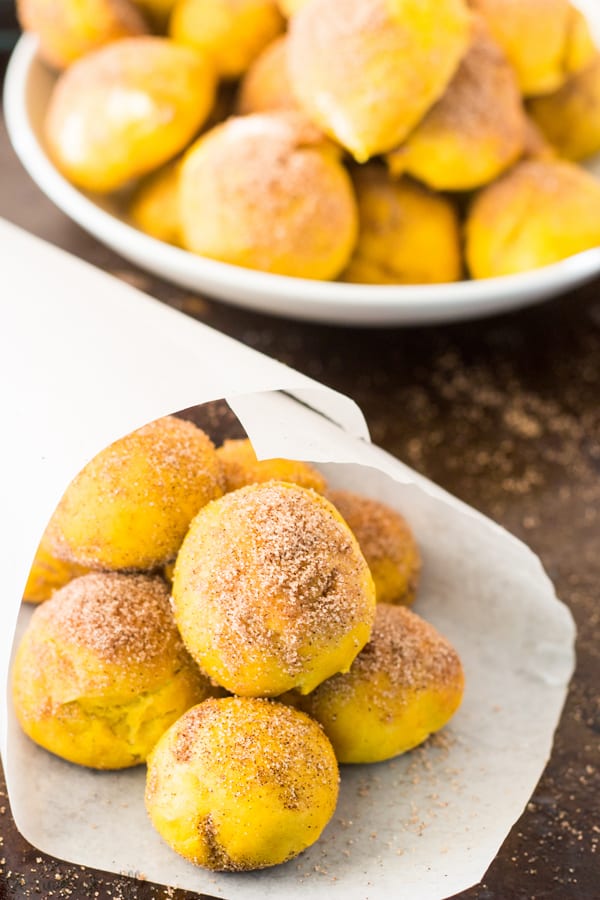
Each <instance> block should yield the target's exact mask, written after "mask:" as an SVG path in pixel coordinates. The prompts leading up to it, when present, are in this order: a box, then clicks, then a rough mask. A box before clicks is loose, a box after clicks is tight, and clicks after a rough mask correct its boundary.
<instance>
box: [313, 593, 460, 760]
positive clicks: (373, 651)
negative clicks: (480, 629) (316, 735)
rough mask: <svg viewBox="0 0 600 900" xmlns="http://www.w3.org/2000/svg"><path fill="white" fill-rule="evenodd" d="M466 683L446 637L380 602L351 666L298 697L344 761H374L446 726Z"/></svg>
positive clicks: (410, 614) (405, 611)
mask: <svg viewBox="0 0 600 900" xmlns="http://www.w3.org/2000/svg"><path fill="white" fill-rule="evenodd" d="M463 690H464V674H463V669H462V665H461V663H460V659H459V658H458V655H457V653H456V651H455V650H454V649H453V647H452V646H451V645H450V644H449V642H448V641H447V640H446V639H445V638H443V637H442V636H441V635H440V634H439V633H438V632H437V631H436V630H435V628H434V627H433V626H432V625H430V624H429V623H427V622H425V620H424V619H421V618H420V617H419V616H417V615H415V613H413V612H411V611H410V610H409V609H406V607H404V606H388V605H386V604H384V603H382V604H378V606H377V613H376V616H375V625H374V626H373V633H372V635H371V639H370V641H369V643H368V644H367V645H366V647H365V648H364V649H363V650H362V651H361V652H360V653H359V655H358V656H357V657H356V659H355V660H354V662H353V664H352V667H351V669H350V671H349V672H348V673H347V674H345V675H335V676H334V677H333V678H330V679H329V680H328V681H325V682H324V683H323V684H321V685H319V687H318V688H317V689H316V690H315V691H313V693H312V694H309V695H308V696H306V697H302V698H301V699H300V701H299V704H300V707H301V708H302V709H303V710H304V711H305V712H307V713H308V714H309V715H310V716H312V717H313V718H315V719H316V720H317V721H318V722H320V723H321V725H322V726H323V729H324V731H325V734H326V735H327V737H328V738H329V740H330V741H331V743H332V745H333V748H334V750H335V754H336V756H337V758H338V761H339V762H341V763H372V762H380V761H381V760H384V759H390V758H391V757H392V756H397V755H398V754H399V753H405V752H406V751H407V750H411V749H412V748H413V747H416V746H417V745H418V744H421V743H422V742H423V741H424V740H425V739H426V738H427V737H428V736H429V735H430V734H433V732H435V731H439V729H440V728H443V726H444V725H445V724H446V723H447V722H448V721H449V719H450V718H451V717H452V716H453V715H454V713H455V712H456V710H457V709H458V707H459V705H460V702H461V700H462V695H463ZM296 699H297V698H296Z"/></svg>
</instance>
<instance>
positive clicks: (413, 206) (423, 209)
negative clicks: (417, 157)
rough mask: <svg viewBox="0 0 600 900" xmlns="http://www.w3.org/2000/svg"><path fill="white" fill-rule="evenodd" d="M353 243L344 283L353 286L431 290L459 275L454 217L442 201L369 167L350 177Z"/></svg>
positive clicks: (449, 204)
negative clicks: (355, 205)
mask: <svg viewBox="0 0 600 900" xmlns="http://www.w3.org/2000/svg"><path fill="white" fill-rule="evenodd" d="M353 181H354V188H355V191H356V199H357V202H358V220H359V231H358V241H357V244H356V248H355V250H354V253H353V255H352V257H351V259H350V262H349V264H348V267H347V268H346V269H345V270H344V273H343V275H342V279H343V280H344V281H350V282H356V283H358V284H435V283H441V282H449V281H458V279H459V278H460V277H461V272H462V253H461V234H460V223H459V219H458V214H457V211H456V209H455V207H454V205H453V203H452V201H451V200H449V199H448V198H447V197H442V196H440V195H436V194H433V193H432V192H431V191H429V190H428V189H427V188H425V187H422V186H421V185H419V184H416V183H415V182H413V181H411V180H410V179H409V178H402V179H401V180H400V181H393V180H392V179H391V178H390V175H389V174H388V173H387V172H386V170H385V168H384V167H383V166H381V165H379V164H378V163H369V164H368V165H366V166H361V167H360V168H357V169H356V170H355V171H354V172H353Z"/></svg>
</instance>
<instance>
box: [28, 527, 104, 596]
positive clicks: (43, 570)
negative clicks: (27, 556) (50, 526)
mask: <svg viewBox="0 0 600 900" xmlns="http://www.w3.org/2000/svg"><path fill="white" fill-rule="evenodd" d="M88 571H89V569H88V568H87V567H86V566H78V565H77V563H73V562H68V561H66V560H63V559H58V558H57V557H56V556H55V553H54V549H53V545H52V540H51V537H50V534H49V532H48V530H46V531H45V532H44V534H43V535H42V539H41V541H40V543H39V546H38V548H37V550H36V553H35V557H34V559H33V562H32V564H31V569H30V570H29V575H28V577H27V583H26V585H25V589H24V591H23V600H25V602H26V603H43V601H44V600H49V599H50V597H51V596H52V594H53V593H54V591H57V590H58V589H59V588H61V587H64V586H65V584H68V583H69V581H72V580H73V579H74V578H78V577H79V575H86V574H87V572H88Z"/></svg>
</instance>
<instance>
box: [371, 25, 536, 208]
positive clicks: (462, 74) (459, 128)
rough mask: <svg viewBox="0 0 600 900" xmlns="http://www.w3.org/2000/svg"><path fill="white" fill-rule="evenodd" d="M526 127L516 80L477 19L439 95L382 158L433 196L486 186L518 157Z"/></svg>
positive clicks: (503, 57)
mask: <svg viewBox="0 0 600 900" xmlns="http://www.w3.org/2000/svg"><path fill="white" fill-rule="evenodd" d="M525 130H526V121H525V113H524V111H523V104H522V102H521V95H520V93H519V87H518V84H517V79H516V77H515V74H514V72H513V70H512V68H511V66H510V65H509V63H508V60H507V59H506V56H505V55H504V53H503V52H502V50H501V49H500V47H499V46H498V44H497V43H496V42H495V41H494V40H493V39H492V37H491V36H490V34H489V31H488V29H487V27H486V25H485V21H484V20H483V19H481V18H479V17H477V18H476V19H475V31H474V39H473V42H472V44H471V46H470V47H469V50H468V52H467V54H466V55H465V57H464V58H463V60H462V62H461V64H460V66H459V67H458V70H457V72H456V74H455V75H454V78H453V79H452V81H451V82H450V84H449V85H448V87H447V89H446V91H445V93H444V95H443V96H442V98H441V99H440V100H438V102H437V103H436V104H435V106H433V107H432V108H431V109H430V110H429V112H428V113H427V115H426V116H425V118H424V119H423V120H422V121H421V122H419V124H418V125H417V126H416V128H415V129H414V130H413V131H412V132H411V133H410V134H409V136H408V138H407V140H406V141H405V143H404V144H402V145H401V146H400V147H399V148H398V149H397V150H395V151H393V152H392V153H390V154H389V155H388V157H387V161H388V165H389V166H390V171H391V172H392V174H394V175H401V174H402V173H407V174H409V175H412V176H413V177H414V178H418V179H419V180H420V181H423V182H424V183H425V184H427V185H429V187H431V188H434V189H435V190H438V191H469V190H472V189H474V188H477V187H480V186H481V185H483V184H487V183H488V182H490V181H492V179H494V178H496V177H497V176H498V175H500V173H501V172H503V171H504V170H505V169H507V168H508V167H509V166H510V165H512V164H513V163H514V162H515V161H516V160H517V159H518V158H519V156H520V155H521V153H522V152H523V148H524V144H525Z"/></svg>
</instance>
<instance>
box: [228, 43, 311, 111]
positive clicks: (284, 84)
mask: <svg viewBox="0 0 600 900" xmlns="http://www.w3.org/2000/svg"><path fill="white" fill-rule="evenodd" d="M287 53H288V39H287V37H286V36H285V35H282V36H281V37H278V38H277V40H276V41H273V42H272V43H271V44H269V46H268V47H265V49H264V50H263V52H262V53H261V54H260V56H258V57H257V58H256V59H255V60H254V62H253V63H252V65H251V66H250V67H249V69H248V71H247V72H246V74H245V75H244V77H243V79H242V81H241V83H240V88H239V92H238V100H237V110H238V112H239V113H240V115H243V116H246V115H250V114H251V113H262V112H271V111H272V110H276V109H279V110H281V109H291V110H299V109H300V107H299V106H298V101H297V100H296V97H295V95H294V92H293V90H292V85H291V83H290V77H289V74H288V65H287Z"/></svg>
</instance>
